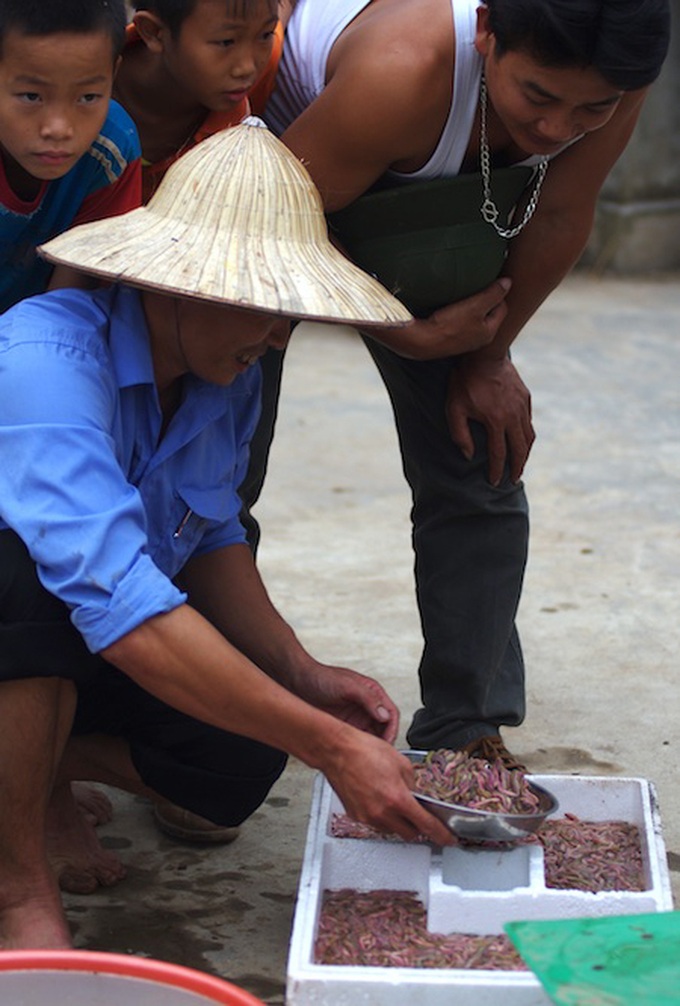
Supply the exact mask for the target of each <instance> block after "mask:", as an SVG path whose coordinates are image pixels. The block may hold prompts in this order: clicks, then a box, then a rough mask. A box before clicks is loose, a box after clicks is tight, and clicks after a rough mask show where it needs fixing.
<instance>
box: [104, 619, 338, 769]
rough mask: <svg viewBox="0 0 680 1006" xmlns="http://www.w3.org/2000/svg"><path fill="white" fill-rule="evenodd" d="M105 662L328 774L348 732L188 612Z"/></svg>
mask: <svg viewBox="0 0 680 1006" xmlns="http://www.w3.org/2000/svg"><path fill="white" fill-rule="evenodd" d="M102 656H103V657H104V658H105V659H106V660H108V661H109V662H110V663H112V664H114V665H115V666H116V667H118V668H119V669H120V670H121V671H123V672H124V673H125V674H127V675H128V676H129V677H130V678H132V679H133V680H134V681H135V682H136V683H137V684H139V685H140V686H141V687H142V688H144V689H145V690H146V691H148V692H150V693H151V694H152V695H155V696H156V697H157V698H159V699H161V701H163V702H165V703H167V704H168V705H170V706H172V707H173V708H176V709H179V710H180V711H182V712H184V713H186V714H187V715H189V716H193V717H195V718H196V719H199V720H201V721H203V722H205V723H210V724H212V725H213V726H216V727H219V728H220V729H223V730H229V731H234V732H236V733H239V734H242V735H243V736H246V737H251V738H253V739H254V740H259V741H262V742H263V743H267V744H270V745H272V746H273V747H278V748H280V749H281V750H283V751H287V752H288V753H290V754H293V755H295V756H296V757H298V758H300V759H301V760H302V761H304V762H305V763H306V764H308V765H311V766H312V767H316V768H321V769H322V770H323V771H325V770H326V769H327V767H328V764H329V762H331V761H332V758H333V752H334V750H335V749H336V748H337V749H338V751H341V750H342V749H343V745H345V744H347V745H350V744H351V728H349V727H347V726H346V725H345V724H343V723H341V722H340V721H338V720H336V719H335V718H334V717H332V716H330V715H328V714H326V713H323V712H321V711H319V710H317V709H314V708H313V707H312V706H310V705H308V704H307V703H306V702H303V701H302V700H301V699H298V698H297V697H296V696H295V695H293V694H292V693H291V692H290V691H288V690H287V689H285V688H283V687H281V686H280V685H279V684H278V683H277V682H275V681H273V680H272V679H271V678H270V677H268V676H267V675H266V674H264V673H263V672H262V671H261V670H260V669H259V668H258V667H256V666H255V665H254V664H253V663H252V662H251V661H250V660H248V658H247V657H245V656H244V655H243V654H242V653H240V652H239V651H238V650H237V649H235V648H234V646H232V645H231V644H230V643H229V642H228V641H227V640H226V639H224V637H223V636H222V635H221V633H220V632H219V631H218V630H217V629H215V628H214V627H213V626H212V625H210V624H209V622H207V621H206V619H205V618H203V617H202V616H201V615H200V614H199V613H198V612H197V611H195V610H194V609H193V608H191V607H190V606H189V605H188V604H185V605H182V606H180V607H179V608H175V609H174V610H173V611H171V612H169V613H167V614H163V615H158V616H156V617H155V618H151V619H148V620H147V621H146V622H143V623H142V624H141V625H140V626H138V628H136V629H134V630H133V631H132V632H129V633H128V634H127V635H125V636H123V637H122V638H121V639H119V640H118V641H117V642H115V643H113V644H112V645H111V646H109V647H107V648H106V649H105V650H104V651H102Z"/></svg>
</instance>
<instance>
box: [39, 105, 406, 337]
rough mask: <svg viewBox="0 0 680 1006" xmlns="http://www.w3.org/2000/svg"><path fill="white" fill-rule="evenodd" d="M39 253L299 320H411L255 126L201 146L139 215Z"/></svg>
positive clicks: (95, 226)
mask: <svg viewBox="0 0 680 1006" xmlns="http://www.w3.org/2000/svg"><path fill="white" fill-rule="evenodd" d="M41 252H42V253H43V254H44V255H45V257H46V258H48V259H49V260H50V261H54V262H61V263H66V264H68V265H71V266H75V267H76V268H79V269H83V270H86V271H88V272H92V273H95V274H96V275H98V276H102V277H105V278H107V279H113V280H119V281H121V282H127V283H131V284H134V285H135V286H143V287H149V288H152V289H155V290H158V291H162V292H166V293H175V294H178V295H183V296H189V297H199V298H203V299H207V300H214V301H225V302H228V303H231V304H236V305H239V306H241V307H248V308H257V309H260V310H264V311H273V312H276V313H280V314H287V315H294V316H296V317H300V318H316V319H319V320H328V321H343V322H347V323H355V324H359V325H362V324H364V325H367V324H368V325H375V324H383V325H384V324H399V323H403V322H405V321H409V320H410V317H411V316H410V314H409V312H408V311H407V309H406V308H405V307H404V306H403V305H402V304H401V303H400V302H399V301H398V300H396V299H395V298H394V297H393V296H392V295H391V294H389V293H388V292H387V290H385V288H384V287H383V286H381V285H380V284H379V283H378V282H377V281H376V280H374V279H373V278H372V277H370V276H368V275H367V274H366V273H365V272H363V271H362V270H360V269H359V268H358V267H356V266H354V265H353V264H352V263H351V262H349V261H348V260H347V259H346V258H345V257H344V256H343V255H342V254H341V253H340V252H338V251H337V250H336V249H335V248H334V247H333V245H332V244H331V242H330V241H329V240H328V235H327V227H326V220H325V216H324V212H323V206H322V203H321V199H320V196H319V193H318V191H317V189H316V188H315V186H314V184H313V182H312V181H311V178H310V177H309V174H308V173H307V171H306V170H305V168H304V167H303V166H302V164H301V163H300V161H298V159H297V158H296V157H295V156H294V155H293V154H292V153H291V152H290V151H289V150H288V148H287V147H286V146H284V144H283V143H281V142H280V141H279V140H278V139H276V137H274V136H273V134H271V133H270V132H269V131H268V130H267V129H265V128H264V127H261V126H256V125H246V124H242V125H239V126H234V127H232V128H231V129H227V130H224V131H223V132H221V133H217V134H215V135H214V136H212V137H210V138H209V139H207V140H204V141H203V142H202V143H199V144H198V145H197V146H196V147H194V148H193V149H192V150H190V151H189V152H188V153H187V154H185V155H184V156H183V157H181V158H180V159H179V160H178V161H176V162H175V164H173V166H172V167H171V168H170V170H169V171H168V173H167V175H166V176H165V178H164V179H163V182H162V183H161V185H160V186H159V188H158V190H157V192H156V194H155V195H154V196H153V198H152V199H151V201H150V202H149V204H148V206H146V207H143V208H141V209H137V210H133V211H132V212H130V213H126V214H124V215H122V216H118V217H112V218H109V219H106V220H100V221H96V222H94V223H89V224H83V225H81V226H80V227H75V228H73V229H72V230H70V231H66V232H65V233H64V234H62V235H60V236H59V237H57V238H54V239H53V240H52V241H49V242H47V243H46V244H45V245H43V247H42V249H41Z"/></svg>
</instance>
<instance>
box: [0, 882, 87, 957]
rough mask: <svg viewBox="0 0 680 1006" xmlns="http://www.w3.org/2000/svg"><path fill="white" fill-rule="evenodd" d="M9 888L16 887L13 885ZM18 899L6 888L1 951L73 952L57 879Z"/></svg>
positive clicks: (0, 905) (1, 910)
mask: <svg viewBox="0 0 680 1006" xmlns="http://www.w3.org/2000/svg"><path fill="white" fill-rule="evenodd" d="M7 887H8V888H11V887H12V883H11V882H10V883H9V884H8V885H7ZM39 888H40V889H36V888H34V887H33V886H32V887H31V889H30V893H27V892H26V891H24V892H22V894H21V896H19V895H18V894H17V896H16V897H13V896H12V893H11V892H10V891H9V890H7V888H5V889H4V890H3V896H2V899H1V901H0V949H2V950H69V949H70V948H71V947H72V946H73V943H72V941H71V933H70V930H69V927H68V923H67V921H66V916H65V915H64V909H63V907H62V904H61V898H60V896H59V889H58V888H57V885H56V883H55V881H54V879H53V878H50V879H49V881H47V882H45V883H44V884H41V885H39Z"/></svg>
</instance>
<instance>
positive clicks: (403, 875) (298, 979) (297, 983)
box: [286, 775, 673, 1006]
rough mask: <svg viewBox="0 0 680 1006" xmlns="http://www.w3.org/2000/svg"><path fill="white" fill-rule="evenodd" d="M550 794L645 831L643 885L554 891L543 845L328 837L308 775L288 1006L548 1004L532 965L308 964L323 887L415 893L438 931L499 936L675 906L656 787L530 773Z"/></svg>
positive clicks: (326, 800) (324, 810)
mask: <svg viewBox="0 0 680 1006" xmlns="http://www.w3.org/2000/svg"><path fill="white" fill-rule="evenodd" d="M529 778H531V779H533V780H534V781H535V782H536V783H538V784H539V785H541V786H544V787H545V788H546V789H549V790H550V791H551V792H552V793H554V794H555V796H556V797H557V799H558V800H559V804H560V808H559V811H558V812H557V815H556V816H557V817H561V816H562V815H564V814H565V813H572V814H576V815H577V816H578V817H580V818H581V819H583V820H588V821H609V820H617V821H628V822H629V823H631V824H635V825H637V827H638V829H639V831H640V835H641V838H642V855H643V867H644V874H645V882H646V888H645V890H644V891H599V892H597V893H591V892H587V891H576V890H566V891H565V890H555V889H549V888H546V886H545V878H544V869H543V848H542V847H541V846H539V845H524V846H516V847H515V848H513V849H512V850H511V851H500V850H470V849H462V848H460V847H454V848H447V849H436V848H432V847H430V846H426V845H407V844H405V843H399V842H384V841H371V840H367V839H350V838H334V837H333V836H332V835H331V834H330V824H331V819H332V817H333V814H335V813H342V812H343V807H342V805H341V803H340V801H339V800H338V798H337V796H336V795H335V793H334V792H333V790H332V789H331V788H330V786H329V785H328V783H327V782H326V781H325V779H324V778H323V777H322V776H318V777H317V778H316V780H315V785H314V795H313V800H312V808H311V817H310V822H309V828H308V833H307V845H306V849H305V856H304V862H303V866H302V872H301V876H300V883H299V888H298V899H297V905H296V909H295V917H294V921H293V933H292V938H291V945H290V953H289V958H288V972H287V985H286V1002H287V1004H288V1006H414V1003H417V1004H418V1006H499V1004H502V1006H546V1004H549V1003H550V999H549V998H548V997H547V995H546V994H545V992H544V991H543V989H542V986H541V985H540V983H539V981H538V979H537V978H536V977H535V976H534V975H533V974H532V973H531V972H517V971H490V970H463V969H456V968H451V969H440V968H437V969H435V968H380V967H355V966H337V965H325V964H315V963H314V942H315V939H316V933H317V927H318V921H319V915H320V911H321V901H322V898H323V893H324V891H326V890H339V889H341V888H346V887H349V888H353V889H355V890H359V891H372V890H379V889H391V890H400V891H401V890H409V891H413V892H414V893H415V894H416V895H417V896H418V898H419V899H420V900H421V901H422V902H423V904H424V905H425V907H426V908H427V912H428V928H429V929H430V931H431V932H438V933H452V932H460V933H480V934H490V933H500V932H502V931H503V926H504V924H505V923H506V922H510V921H515V920H521V919H558V918H577V917H581V916H601V915H626V914H633V913H637V912H654V911H659V912H661V911H670V910H671V909H672V908H673V902H672V895H671V887H670V880H669V876H668V867H667V863H666V851H665V848H664V843H663V837H662V834H661V820H660V815H659V810H658V804H657V800H656V794H655V791H654V787H653V785H652V784H651V783H650V782H648V781H647V780H645V779H624V778H610V777H604V776H559V775H535V776H530V777H529Z"/></svg>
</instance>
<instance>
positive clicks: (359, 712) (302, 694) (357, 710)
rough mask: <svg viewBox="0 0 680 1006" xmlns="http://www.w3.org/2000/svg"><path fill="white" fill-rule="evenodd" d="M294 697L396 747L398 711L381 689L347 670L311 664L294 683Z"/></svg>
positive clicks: (299, 674)
mask: <svg viewBox="0 0 680 1006" xmlns="http://www.w3.org/2000/svg"><path fill="white" fill-rule="evenodd" d="M292 690H293V691H294V692H295V694H296V695H297V696H298V697H299V698H301V699H304V700H305V702H309V704H310V705H312V706H316V708H317V709H323V710H324V712H327V713H330V714H331V716H335V717H336V719H339V720H343V722H345V723H349V724H350V726H353V727H357V728H358V729H359V730H363V731H365V732H366V733H371V734H375V735H376V736H378V737H382V739H383V740H385V741H387V742H388V743H389V744H392V743H394V740H395V738H396V736H397V730H398V729H399V710H398V709H397V707H396V706H395V704H394V702H392V699H391V698H390V697H389V695H388V694H387V692H386V691H385V689H384V688H383V687H382V685H380V684H378V682H377V681H375V680H374V679H373V678H369V677H367V676H366V675H365V674H359V673H358V672H357V671H351V670H349V668H347V667H331V666H329V665H328V664H320V663H317V662H316V661H312V663H311V665H310V666H309V667H308V668H306V669H305V671H304V672H302V673H298V674H296V676H295V680H294V682H293V683H292Z"/></svg>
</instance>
